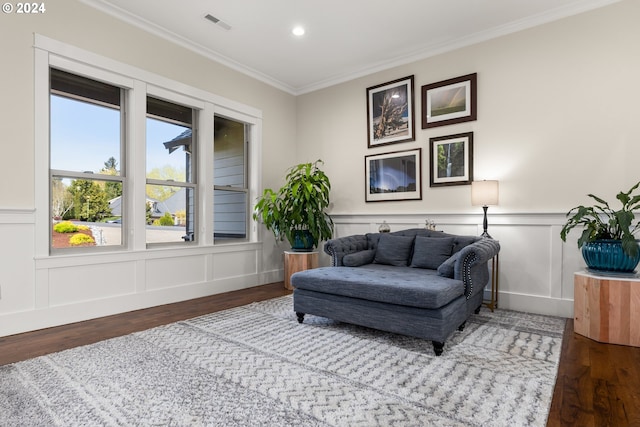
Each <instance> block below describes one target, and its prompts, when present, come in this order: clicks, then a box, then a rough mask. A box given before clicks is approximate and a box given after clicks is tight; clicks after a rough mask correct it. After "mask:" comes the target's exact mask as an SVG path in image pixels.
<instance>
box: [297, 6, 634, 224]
mask: <svg viewBox="0 0 640 427" xmlns="http://www.w3.org/2000/svg"><path fill="white" fill-rule="evenodd" d="M639 17H640V2H637V1H622V2H620V3H617V4H614V5H612V6H608V7H605V8H602V9H598V10H595V11H592V12H588V13H584V14H581V15H578V16H575V17H572V18H568V19H563V20H560V21H557V22H554V23H550V24H547V25H543V26H540V27H536V28H533V29H529V30H526V31H522V32H519V33H516V34H512V35H508V36H504V37H501V38H498V39H494V40H491V41H487V42H484V43H480V44H477V45H474V46H470V47H467V48H464V49H459V50H456V51H454V52H450V53H447V54H443V55H439V56H436V57H433V58H429V59H426V60H423V61H420V62H415V63H412V64H409V65H405V66H401V67H397V68H395V69H392V70H387V71H384V72H380V73H376V74H374V75H370V76H366V77H363V78H360V79H358V80H355V81H351V82H348V83H344V84H341V85H338V86H334V87H330V88H328V89H324V90H320V91H317V92H313V93H309V94H306V95H303V96H299V97H298V99H297V106H298V121H297V123H298V144H299V149H298V152H299V153H300V155H301V157H303V158H304V159H312V158H316V157H322V158H323V159H325V160H326V170H327V173H328V174H329V176H330V177H331V178H332V184H333V194H332V199H333V202H334V207H333V212H334V213H337V214H358V213H368V214H370V213H430V212H431V213H433V212H436V213H447V212H456V213H459V212H476V210H477V208H475V207H472V206H471V203H470V187H469V186H454V187H438V188H429V163H428V162H429V159H430V156H429V138H431V137H436V136H443V135H451V134H454V133H459V132H469V131H473V132H474V145H475V146H474V169H475V171H474V172H475V173H474V177H475V178H476V179H498V180H500V206H499V207H496V208H491V209H492V211H493V212H525V213H528V212H563V213H564V212H566V211H567V210H568V209H569V208H570V207H572V206H575V205H577V204H580V203H583V202H587V199H586V197H585V195H586V194H587V193H590V192H593V193H596V194H599V195H602V196H603V197H605V198H609V199H614V195H615V194H616V193H617V192H618V191H619V190H622V189H625V190H626V189H628V188H630V187H631V185H633V184H634V183H635V182H637V181H638V180H640V169H639V168H638V167H637V161H638V158H639V154H640V135H639V133H638V127H637V123H638V120H640V119H639V117H640V109H639V107H638V99H640V85H638V84H636V83H635V81H636V80H637V77H638V75H640V55H638V46H637V44H638V41H639V40H640V26H639V25H638V24H637V21H638V18H639ZM474 72H475V73H478V120H477V121H474V122H467V123H462V124H458V125H451V126H442V127H437V128H431V129H427V130H422V129H420V127H421V120H420V117H421V116H420V114H421V108H420V87H421V86H423V85H426V84H429V83H433V82H437V81H441V80H444V79H447V78H452V77H456V76H461V75H464V74H468V73H474ZM408 75H415V86H416V87H415V92H416V99H415V101H416V141H415V142H410V143H400V144H394V145H387V146H383V147H376V148H374V149H368V148H367V132H366V129H367V121H366V88H367V87H370V86H374V85H376V84H380V83H384V82H387V81H391V80H394V79H397V78H401V77H405V76H408ZM416 147H421V148H422V149H423V189H424V191H423V200H422V201H409V202H406V201H405V202H385V203H368V204H367V203H365V201H364V187H365V177H364V156H365V155H367V154H376V153H384V152H389V151H396V150H407V149H413V148H416Z"/></svg>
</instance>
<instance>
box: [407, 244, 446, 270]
mask: <svg viewBox="0 0 640 427" xmlns="http://www.w3.org/2000/svg"><path fill="white" fill-rule="evenodd" d="M452 250H453V237H423V236H416V239H415V242H414V244H413V256H412V257H411V267H417V268H430V269H432V270H436V269H437V268H438V267H439V266H440V264H442V263H443V262H445V261H446V260H447V259H449V257H450V256H451V251H452Z"/></svg>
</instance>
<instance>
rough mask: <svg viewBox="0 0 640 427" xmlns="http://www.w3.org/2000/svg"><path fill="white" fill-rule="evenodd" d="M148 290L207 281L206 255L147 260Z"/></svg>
mask: <svg viewBox="0 0 640 427" xmlns="http://www.w3.org/2000/svg"><path fill="white" fill-rule="evenodd" d="M145 269H146V283H147V289H162V288H171V287H175V286H183V285H185V284H188V283H200V282H204V281H205V280H206V257H205V255H195V256H175V257H171V258H161V259H152V260H147V262H146V263H145Z"/></svg>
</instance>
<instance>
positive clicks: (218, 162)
mask: <svg viewBox="0 0 640 427" xmlns="http://www.w3.org/2000/svg"><path fill="white" fill-rule="evenodd" d="M247 127H248V125H247V124H245V123H242V122H238V121H235V120H231V119H228V118H224V117H215V118H214V141H213V171H214V196H213V212H214V224H213V232H214V243H220V242H225V241H238V240H240V239H246V238H247V221H248V215H247V206H248V194H249V192H248V188H247V167H246V165H247V150H246V146H247V145H248V143H247V134H248V132H247Z"/></svg>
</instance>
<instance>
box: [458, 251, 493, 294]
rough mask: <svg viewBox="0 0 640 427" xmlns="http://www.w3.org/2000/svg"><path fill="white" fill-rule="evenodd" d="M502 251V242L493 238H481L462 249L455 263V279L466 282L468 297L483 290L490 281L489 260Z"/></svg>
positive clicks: (465, 291)
mask: <svg viewBox="0 0 640 427" xmlns="http://www.w3.org/2000/svg"><path fill="white" fill-rule="evenodd" d="M499 252H500V243H498V241H497V240H493V239H490V238H489V239H487V238H484V239H480V240H478V241H476V242H474V243H472V244H470V245H468V246H465V247H464V248H462V249H461V250H460V255H459V256H458V260H457V261H456V263H455V266H454V270H453V274H454V279H457V280H462V281H463V282H464V287H465V289H464V294H465V296H466V297H467V299H469V298H471V297H472V296H474V295H476V294H478V293H479V292H482V290H483V289H484V287H485V286H486V285H487V283H489V264H488V262H489V261H490V260H491V259H492V258H493V257H495V256H496V255H497V254H498V253H499Z"/></svg>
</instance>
